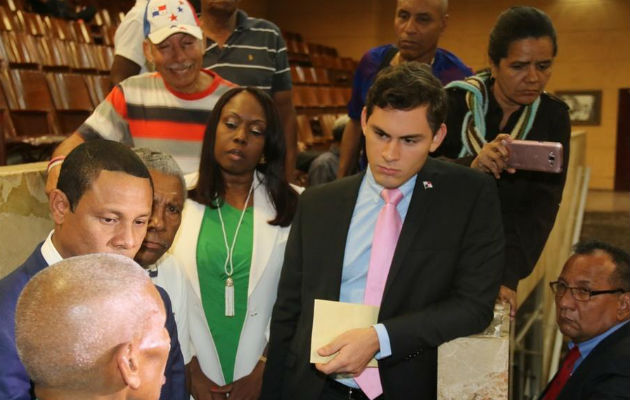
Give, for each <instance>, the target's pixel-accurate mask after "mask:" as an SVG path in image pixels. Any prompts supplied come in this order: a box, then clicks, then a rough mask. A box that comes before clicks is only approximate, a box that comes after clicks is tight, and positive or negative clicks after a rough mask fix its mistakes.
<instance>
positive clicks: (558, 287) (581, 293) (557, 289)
mask: <svg viewBox="0 0 630 400" xmlns="http://www.w3.org/2000/svg"><path fill="white" fill-rule="evenodd" d="M549 287H550V288H551V291H552V292H554V293H555V295H556V297H562V296H564V294H565V293H566V292H567V289H568V290H571V295H573V298H574V299H575V300H577V301H589V300H590V299H591V297H593V296H597V295H600V294H610V293H625V292H626V291H625V290H623V289H621V288H620V289H610V290H591V289H587V288H584V287H571V286H567V284H566V283H564V282H559V281H555V282H549Z"/></svg>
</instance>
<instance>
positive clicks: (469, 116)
mask: <svg viewBox="0 0 630 400" xmlns="http://www.w3.org/2000/svg"><path fill="white" fill-rule="evenodd" d="M489 80H490V72H489V71H484V72H481V73H479V74H477V75H473V76H470V77H468V78H466V79H465V80H463V81H453V82H451V83H449V84H448V85H446V88H451V87H456V88H459V89H463V90H465V91H466V92H467V93H466V105H467V106H468V112H467V113H466V115H465V116H464V122H463V123H462V132H461V135H462V149H461V151H460V153H459V157H465V156H476V155H477V154H479V152H480V151H481V148H482V147H483V145H484V144H486V143H487V141H486V120H485V116H486V114H487V113H488V87H487V83H488V81H489ZM539 105H540V96H539V97H538V98H536V100H534V102H533V103H532V104H529V105H527V106H525V109H524V110H523V112H522V113H521V116H520V117H519V119H518V121H517V122H516V125H515V126H514V129H512V132H510V136H511V137H512V138H513V139H522V140H523V139H526V138H527V134H528V133H529V131H530V130H531V128H532V125H533V124H534V119H536V112H537V111H538V106H539Z"/></svg>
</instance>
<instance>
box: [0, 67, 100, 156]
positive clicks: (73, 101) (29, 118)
mask: <svg viewBox="0 0 630 400" xmlns="http://www.w3.org/2000/svg"><path fill="white" fill-rule="evenodd" d="M111 87H112V85H111V81H110V80H109V77H107V76H104V75H88V74H76V73H65V72H43V71H39V70H30V69H17V68H13V69H3V70H0V89H1V90H0V113H1V115H2V131H3V132H2V133H3V134H2V135H0V141H2V143H0V165H4V164H6V161H7V154H8V153H11V152H12V151H13V150H16V151H17V152H21V153H22V155H21V157H22V160H20V161H22V162H29V161H36V160H33V159H28V157H27V156H24V155H23V154H27V153H28V151H24V152H23V150H32V149H33V148H42V147H49V148H50V147H52V146H54V145H56V144H57V143H58V142H60V141H61V140H63V138H64V137H65V136H66V135H68V134H70V133H72V132H74V131H75V130H76V129H77V128H78V127H79V125H80V124H81V123H83V121H85V119H86V118H87V117H88V116H89V115H90V114H91V113H92V111H93V109H94V107H96V105H98V104H99V103H100V102H101V101H103V99H104V98H105V97H106V96H107V94H108V93H109V91H110V89H111Z"/></svg>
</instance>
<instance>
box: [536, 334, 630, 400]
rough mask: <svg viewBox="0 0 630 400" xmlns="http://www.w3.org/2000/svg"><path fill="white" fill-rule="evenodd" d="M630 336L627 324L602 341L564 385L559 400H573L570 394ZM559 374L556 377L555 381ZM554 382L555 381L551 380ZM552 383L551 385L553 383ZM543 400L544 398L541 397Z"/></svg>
mask: <svg viewBox="0 0 630 400" xmlns="http://www.w3.org/2000/svg"><path fill="white" fill-rule="evenodd" d="M628 335H630V323H626V325H624V326H622V327H621V328H619V329H618V330H617V331H616V332H613V333H612V334H611V335H610V336H608V337H607V338H606V339H604V340H602V341H601V342H600V343H599V344H598V345H597V346H595V348H594V349H593V350H592V351H591V352H590V353H589V355H588V356H587V357H586V358H585V359H584V360H583V361H582V362H581V363H580V365H579V366H578V367H577V368H576V370H575V372H574V373H573V374H572V375H571V377H570V378H569V380H568V381H567V383H566V384H565V385H564V387H563V388H562V390H561V391H560V393H559V394H558V399H563V398H565V396H567V397H566V398H567V399H568V398H571V397H572V396H569V395H570V394H574V391H575V390H576V389H575V388H576V387H579V386H580V385H581V384H582V383H583V382H584V381H585V380H586V379H587V377H588V375H589V374H591V373H592V371H594V370H597V368H598V367H599V365H600V363H601V362H602V359H605V358H606V357H607V355H609V354H610V352H611V351H614V348H615V345H617V343H618V342H619V340H621V339H622V338H623V337H624V336H628ZM557 374H558V373H557V372H556V374H555V375H554V379H555V377H556V375H557ZM551 381H553V379H552V380H551ZM551 381H550V383H551ZM548 388H549V384H548V385H547V387H546V388H545V391H544V392H543V394H544V393H546V392H547V389H548ZM541 399H542V396H541Z"/></svg>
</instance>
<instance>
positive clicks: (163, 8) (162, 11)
mask: <svg viewBox="0 0 630 400" xmlns="http://www.w3.org/2000/svg"><path fill="white" fill-rule="evenodd" d="M166 12H167V11H166V4H161V5H159V6H157V7H156V8H154V9H153V12H152V13H151V15H152V16H154V17H159V16H160V15H164V14H166Z"/></svg>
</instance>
